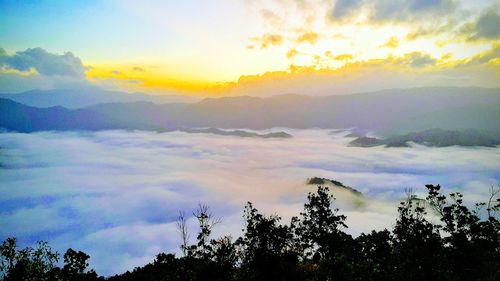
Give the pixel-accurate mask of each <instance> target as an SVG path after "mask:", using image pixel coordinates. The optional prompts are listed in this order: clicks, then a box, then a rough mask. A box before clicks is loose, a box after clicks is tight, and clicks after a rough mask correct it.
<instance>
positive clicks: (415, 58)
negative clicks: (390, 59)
mask: <svg viewBox="0 0 500 281" xmlns="http://www.w3.org/2000/svg"><path fill="white" fill-rule="evenodd" d="M399 61H400V62H401V63H403V64H406V65H410V66H411V67H416V68H420V67H425V66H429V65H433V64H435V63H436V62H437V60H436V59H435V58H433V57H431V56H430V55H428V54H422V53H420V52H412V53H409V54H406V55H404V56H403V57H402V58H401V59H399Z"/></svg>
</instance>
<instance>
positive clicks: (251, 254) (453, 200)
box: [0, 185, 500, 281]
mask: <svg viewBox="0 0 500 281" xmlns="http://www.w3.org/2000/svg"><path fill="white" fill-rule="evenodd" d="M427 189H428V196H427V198H426V199H425V200H423V199H418V198H416V197H415V196H412V195H409V196H408V197H407V199H406V200H404V201H403V202H401V205H400V206H399V208H398V211H399V216H398V218H397V219H396V222H395V223H394V227H393V229H392V231H389V230H382V231H372V232H371V233H367V234H362V235H360V236H359V237H356V238H354V237H352V236H351V235H349V234H347V233H345V232H344V231H343V229H345V228H346V227H347V226H346V225H345V220H346V217H345V216H344V215H342V214H340V213H339V212H338V209H334V208H332V207H331V206H332V203H333V201H334V198H333V197H332V195H331V194H330V191H329V189H328V187H324V186H319V187H318V189H317V191H316V192H314V193H310V194H309V195H308V197H307V202H306V204H305V205H304V210H303V212H301V213H300V215H299V216H298V217H294V218H292V220H291V222H290V223H289V224H282V222H281V218H280V217H279V216H277V215H271V216H267V215H264V214H261V213H259V211H258V210H257V209H256V208H255V207H254V206H253V205H252V204H251V203H248V204H247V205H246V207H245V209H244V218H245V221H246V224H245V228H244V229H243V235H242V237H239V238H237V239H235V240H233V239H232V238H231V237H230V236H227V237H221V238H218V239H211V238H210V234H211V231H212V229H213V227H214V226H215V225H216V224H217V223H219V222H220V220H219V219H217V218H215V217H214V216H213V215H212V213H211V212H210V209H209V208H208V207H206V206H203V205H201V206H199V208H198V209H197V210H196V211H195V212H194V213H193V214H194V216H195V217H196V218H197V219H198V221H199V226H200V231H199V233H198V234H197V237H196V241H197V242H196V244H194V245H189V244H188V242H187V235H188V233H187V228H186V218H185V217H184V215H182V214H181V215H180V217H179V221H178V227H179V232H180V233H181V237H182V238H183V243H182V245H181V249H182V252H183V256H182V257H176V256H175V255H173V254H166V253H160V254H158V255H157V256H156V258H155V260H154V261H153V262H151V263H150V264H147V265H145V266H143V267H138V268H135V269H134V270H132V271H131V272H129V271H127V272H125V273H123V274H121V275H116V276H113V277H108V278H104V277H99V276H97V274H96V273H95V272H94V271H93V270H88V269H87V267H88V263H87V262H88V259H89V256H88V255H87V254H85V253H83V252H79V251H74V250H72V249H69V250H68V251H67V252H66V253H65V254H64V256H63V259H64V260H63V262H64V264H63V265H62V266H61V263H59V262H58V259H59V255H58V254H57V253H55V252H54V251H52V250H51V248H50V247H49V246H48V245H47V243H45V242H39V243H38V244H37V246H36V247H35V248H25V249H17V247H16V240H15V239H13V238H9V239H7V240H5V241H4V242H3V243H2V245H1V248H0V255H1V260H0V262H1V263H0V266H1V267H0V273H1V274H2V275H0V276H1V280H4V281H7V280H9V281H13V280H81V281H84V280H105V279H106V280H113V281H122V280H144V281H148V280H273V281H278V280H406V281H411V280H418V281H422V280H492V281H493V280H495V281H497V280H500V222H499V220H498V218H497V216H496V214H495V213H496V212H497V211H498V210H499V209H500V199H497V198H496V195H497V194H498V193H499V191H498V190H494V189H493V188H492V190H491V197H490V198H489V200H487V202H486V203H478V204H476V205H475V207H474V208H468V207H466V206H465V205H464V203H463V199H462V195H461V194H459V193H452V194H450V195H449V196H445V195H442V194H441V192H440V186H439V185H437V186H434V185H427Z"/></svg>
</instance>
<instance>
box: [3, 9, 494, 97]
mask: <svg viewBox="0 0 500 281" xmlns="http://www.w3.org/2000/svg"><path fill="white" fill-rule="evenodd" d="M499 40H500V1H498V0H490V1H485V0H461V1H460V0H409V1H402V0H336V1H334V0H330V1H326V0H315V1H311V0H215V1H195V0H184V1H172V0H167V1H160V0H146V1H132V0H130V1H128V0H123V1H114V0H109V1H96V0H88V1H48V0H36V1H29V0H28V1H12V0H0V48H2V49H1V50H0V92H21V91H25V90H31V89H52V88H61V87H78V86H86V85H92V86H98V87H102V88H105V89H117V90H123V91H127V92H134V91H141V92H147V93H152V94H183V95H195V96H221V95H222V96H224V95H242V94H249V95H272V94H283V93H289V92H297V93H303V94H319V95H324V94H336V93H340V94H342V93H351V92H356V91H366V90H378V89H385V88H394V87H422V86H450V85H453V86H483V87H500V82H499V81H500V79H498V78H499V76H500V59H499V54H500V41H499Z"/></svg>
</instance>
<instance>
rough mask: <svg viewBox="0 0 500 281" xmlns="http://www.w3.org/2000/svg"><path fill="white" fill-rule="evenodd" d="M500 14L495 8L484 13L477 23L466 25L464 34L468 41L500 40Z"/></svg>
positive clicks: (463, 29)
mask: <svg viewBox="0 0 500 281" xmlns="http://www.w3.org/2000/svg"><path fill="white" fill-rule="evenodd" d="M499 26H500V14H499V13H498V9H497V8H495V7H493V8H489V9H487V10H486V11H485V12H483V13H482V14H481V15H480V16H479V17H478V18H477V20H476V21H475V22H473V23H469V24H466V25H465V26H464V27H463V28H462V33H463V34H464V35H465V36H467V37H468V40H479V39H486V40H497V39H499V38H500V28H499Z"/></svg>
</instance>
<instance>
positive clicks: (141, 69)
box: [132, 66, 146, 72]
mask: <svg viewBox="0 0 500 281" xmlns="http://www.w3.org/2000/svg"><path fill="white" fill-rule="evenodd" d="M132 71H136V72H146V70H145V69H144V68H142V67H140V66H134V67H132Z"/></svg>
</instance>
